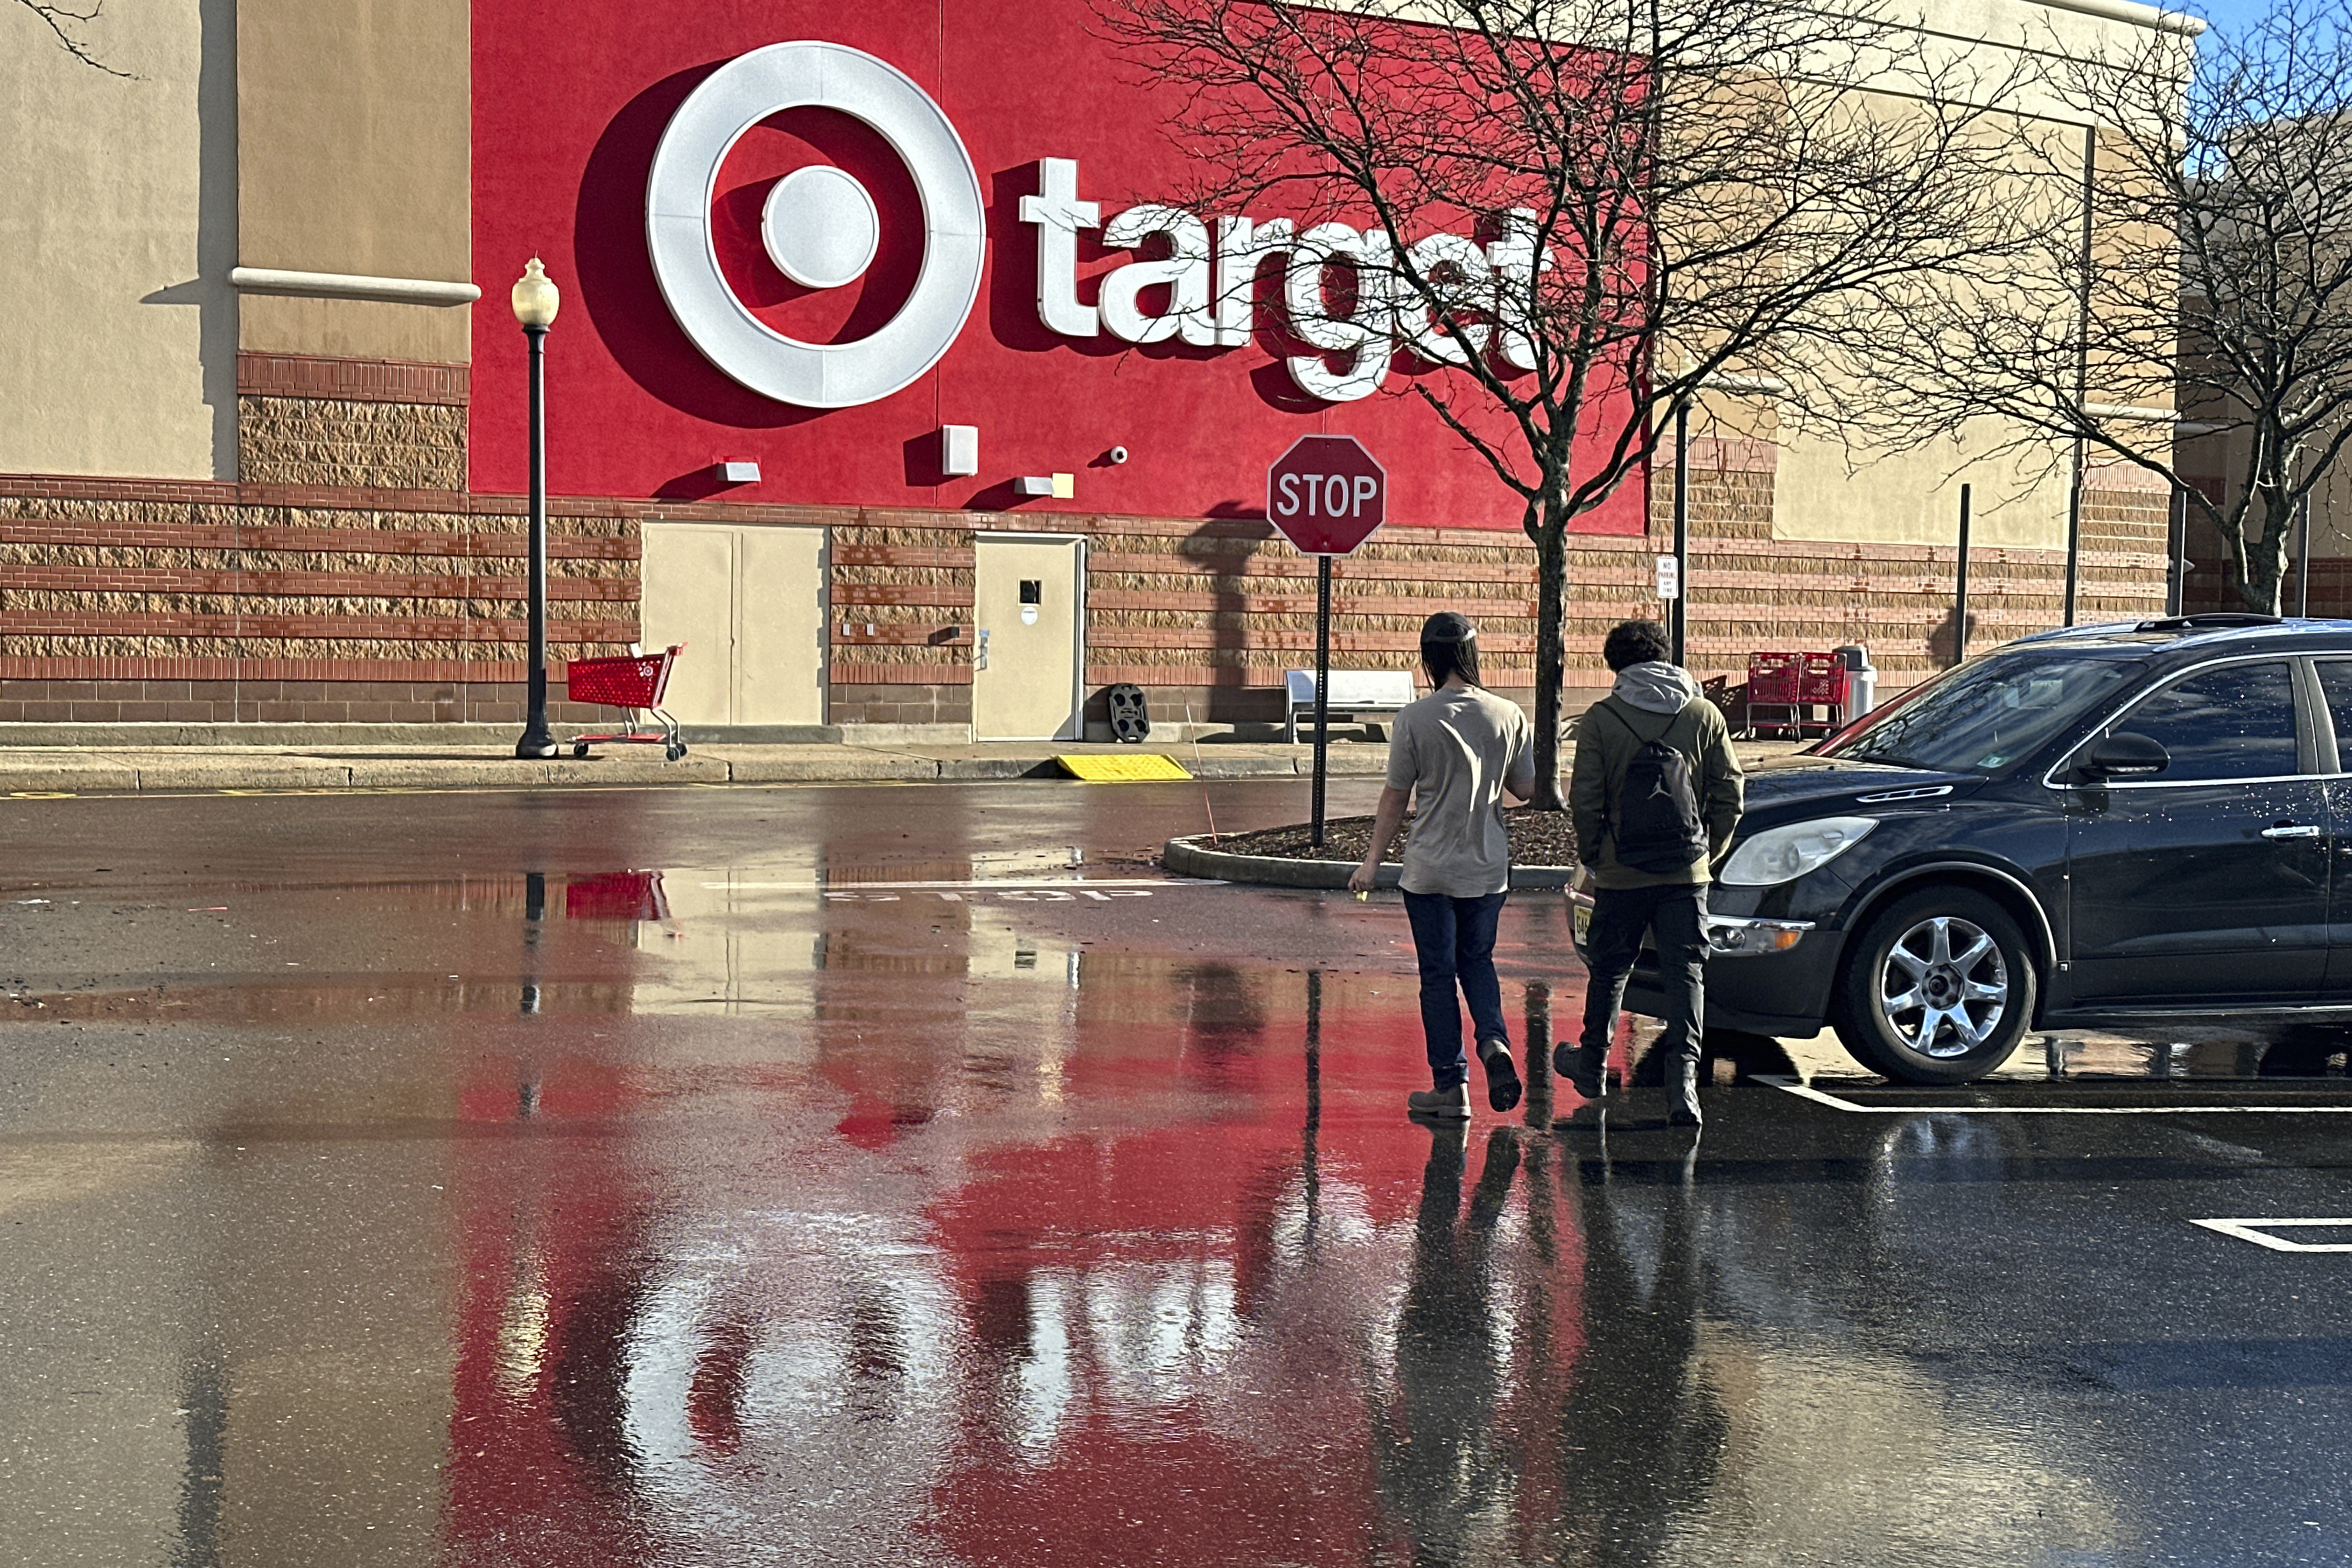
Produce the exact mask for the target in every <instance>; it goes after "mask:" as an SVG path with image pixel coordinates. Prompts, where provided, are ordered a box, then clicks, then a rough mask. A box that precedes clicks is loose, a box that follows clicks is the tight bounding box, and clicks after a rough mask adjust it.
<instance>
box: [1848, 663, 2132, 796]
mask: <svg viewBox="0 0 2352 1568" xmlns="http://www.w3.org/2000/svg"><path fill="white" fill-rule="evenodd" d="M2138 668H2139V665H2138V663H2137V661H2135V660H2130V659H2120V658H2083V657H2080V656H2068V655H2065V654H2059V653H2053V652H2052V651H2051V650H2049V649H2047V648H2019V649H2016V650H2015V651H2004V652H1999V653H1990V654H1986V655H1984V656H1983V657H1982V658H1973V659H1970V660H1969V662H1968V663H1966V664H1964V665H1961V666H1960V667H1959V668H1957V669H1953V670H1949V671H1948V672H1947V673H1945V674H1944V675H1941V676H1939V677H1937V679H1934V680H1931V681H1929V682H1927V684H1926V685H1924V686H1921V687H1919V688H1918V689H1916V690H1914V691H1912V692H1910V693H1908V694H1906V696H1904V697H1903V698H1901V699H1900V700H1896V701H1895V702H1892V703H1890V704H1888V705H1887V706H1886V707H1885V708H1882V709H1880V710H1878V711H1876V712H1874V713H1872V714H1869V715H1867V716H1866V717H1864V718H1863V719H1861V720H1859V721H1856V722H1855V723H1853V724H1852V725H1849V726H1848V727H1847V728H1845V729H1844V730H1843V731H1839V732H1838V733H1837V734H1835V735H1832V736H1831V737H1830V738H1829V739H1828V740H1826V741H1824V742H1822V744H1821V745H1820V746H1819V747H1818V748H1817V752H1818V754H1820V755H1822V756H1825V757H1838V758H1841V759H1843V760H1844V761H1847V762H1856V763H1894V764H1896V765H1898V766H1904V767H1914V768H1939V769H1950V770H1953V771H1956V772H1960V773H1998V772H2000V770H2001V769H2003V768H2006V767H2009V766H2011V764H2013V763H2017V762H2020V761H2021V760H2022V759H2024V758H2025V757H2027V756H2030V755H2032V753H2033V752H2037V751H2039V750H2041V749H2042V746H2044V745H2045V744H2047V743H2048V742H2051V741H2052V740H2053V739H2055V738H2057V736H2058V735H2059V734H2060V733H2061V731H2066V730H2068V729H2070V728H2071V727H2072V726H2074V724H2075V723H2076V722H2077V721H2080V720H2082V719H2084V718H2085V717H2087V716H2088V714H2089V711H2090V710H2091V709H2092V708H2093V707H2094V706H2095V705H2096V704H2097V703H2098V702H2099V701H2100V700H2101V699H2102V698H2104V697H2105V695H2106V694H2107V693H2108V692H2111V691H2113V690H2114V689H2116V687H2118V686H2120V685H2122V684H2123V682H2124V680H2125V679H2126V678H2127V677H2129V676H2130V675H2131V674H2132V673H2133V672H2134V671H2135V670H2137V669H2138Z"/></svg>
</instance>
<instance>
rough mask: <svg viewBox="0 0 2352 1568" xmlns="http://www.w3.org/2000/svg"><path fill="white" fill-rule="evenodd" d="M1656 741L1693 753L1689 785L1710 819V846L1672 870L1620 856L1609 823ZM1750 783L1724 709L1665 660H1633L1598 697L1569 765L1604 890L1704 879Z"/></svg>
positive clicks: (1585, 845)
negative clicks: (1631, 772)
mask: <svg viewBox="0 0 2352 1568" xmlns="http://www.w3.org/2000/svg"><path fill="white" fill-rule="evenodd" d="M1652 741H1664V742H1666V744H1668V745H1670V746H1672V747H1674V748H1675V750H1677V751H1679V752H1682V753H1683V755H1684V756H1685V758H1687V759H1689V762H1690V773H1691V788H1692V791H1693V793H1695V794H1696V795H1697V796H1698V810H1699V816H1701V817H1702V818H1703V819H1704V820H1705V821H1706V832H1707V839H1708V844H1709V851H1708V853H1707V854H1706V855H1705V856H1701V857H1699V858H1696V859H1694V860H1693V861H1692V862H1691V863H1690V865H1689V866H1687V867H1683V868H1677V869H1675V870H1671V871H1641V870H1636V869H1635V868H1633V867H1631V866H1627V865H1624V864H1622V863H1621V862H1620V861H1619V860H1618V859H1617V855H1616V850H1615V847H1613V846H1612V844H1611V843H1610V834H1609V822H1610V816H1611V814H1612V812H1613V811H1614V810H1615V807H1616V801H1617V795H1618V790H1619V787H1620V785H1621V784H1622V782H1623V780H1624V777H1625V769H1626V767H1627V766H1628V765H1629V764H1630V763H1632V762H1633V754H1634V753H1635V752H1638V751H1640V750H1641V749H1642V748H1643V746H1644V745H1645V744H1647V743H1648V742H1652ZM1745 790H1746V779H1745V777H1744V776H1743V775H1742V773H1740V769H1739V759H1738V756H1736V755H1735V754H1734V753H1733V752H1732V750H1731V731H1730V727H1729V726H1728V725H1727V724H1725V723H1724V721H1723V713H1722V711H1721V710H1719V709H1717V707H1716V705H1715V704H1714V703H1712V702H1710V701H1708V700H1706V696H1705V695H1704V694H1703V693H1701V691H1700V690H1699V688H1698V682H1696V680H1693V679H1691V678H1690V675H1689V672H1687V671H1686V670H1685V669H1683V668H1681V667H1680V666H1678V665H1673V664H1668V663H1666V662H1665V661H1664V659H1653V660H1651V661H1650V662H1648V663H1646V664H1636V665H1629V666H1628V667H1626V668H1624V669H1622V670H1620V671H1619V672H1618V675H1617V684H1616V687H1615V689H1613V690H1612V692H1611V693H1610V694H1609V696H1607V697H1605V698H1603V699H1602V700H1601V701H1599V702H1597V703H1595V704H1594V705H1593V707H1592V709H1591V711H1589V712H1587V713H1586V714H1585V715H1584V717H1583V718H1582V719H1581V720H1580V721H1578V723H1577V726H1576V761H1575V762H1574V763H1573V764H1572V765H1571V766H1570V770H1569V782H1568V799H1569V812H1570V816H1571V817H1572V818H1573V820H1574V823H1575V827H1576V843H1577V851H1578V854H1579V856H1580V858H1582V860H1583V862H1584V864H1585V865H1586V866H1588V867H1590V868H1591V871H1592V876H1593V880H1594V881H1595V882H1597V883H1598V884H1599V885H1600V886H1601V887H1602V888H1604V889H1612V888H1654V887H1665V886H1675V885H1682V884H1686V883H1704V882H1706V881H1707V880H1709V877H1708V875H1707V868H1708V866H1709V865H1710V864H1711V863H1712V861H1713V860H1714V858H1716V857H1717V856H1719V855H1721V854H1722V853H1723V851H1724V849H1725V848H1726V847H1727V846H1728V845H1729V844H1730V843H1731V835H1732V833H1733V832H1734V831H1735V830H1736V829H1737V828H1738V826H1739V812H1740V805H1741V801H1742V798H1743V795H1744V794H1745Z"/></svg>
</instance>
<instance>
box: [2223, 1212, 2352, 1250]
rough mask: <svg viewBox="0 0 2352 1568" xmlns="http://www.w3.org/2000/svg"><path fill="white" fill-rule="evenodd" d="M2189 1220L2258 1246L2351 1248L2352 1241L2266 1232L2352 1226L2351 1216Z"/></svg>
mask: <svg viewBox="0 0 2352 1568" xmlns="http://www.w3.org/2000/svg"><path fill="white" fill-rule="evenodd" d="M2189 1224H2190V1225H2201V1226H2204V1227H2205V1228H2206V1229H2207V1230H2218V1231H2220V1232H2221V1234H2222V1235H2223V1236H2234V1237H2237V1238H2238V1239H2239V1240H2240V1241H2251V1242H2252V1243H2253V1244H2254V1245H2255V1246H2256V1247H2269V1248H2270V1249H2271V1250H2272V1251H2273V1252H2352V1241H2289V1240H2288V1239H2287V1238H2286V1237H2283V1236H2271V1235H2269V1234H2267V1233H2268V1232H2270V1231H2273V1230H2305V1229H2310V1228H2313V1227H2317V1226H2328V1227H2334V1228H2336V1229H2347V1228H2352V1219H2192V1220H2190V1221H2189Z"/></svg>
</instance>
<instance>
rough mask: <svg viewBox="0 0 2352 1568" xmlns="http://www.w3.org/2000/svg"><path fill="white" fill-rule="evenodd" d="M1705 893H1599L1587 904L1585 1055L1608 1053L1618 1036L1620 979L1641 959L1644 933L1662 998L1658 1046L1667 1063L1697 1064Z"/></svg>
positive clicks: (1687, 889)
mask: <svg viewBox="0 0 2352 1568" xmlns="http://www.w3.org/2000/svg"><path fill="white" fill-rule="evenodd" d="M1705 916H1706V887H1705V885H1704V884H1698V885H1692V884H1685V885H1682V886H1677V887H1666V888H1602V889H1600V890H1599V891H1597V892H1595V893H1594V894H1593V896H1592V929H1591V931H1589V932H1588V933H1586V936H1585V939H1584V946H1585V967H1586V968H1587V969H1589V970H1590V971H1591V979H1590V980H1589V981H1588V982H1587V983H1586V985H1585V991H1584V1038H1583V1046H1584V1048H1585V1049H1586V1050H1588V1051H1594V1052H1601V1051H1606V1050H1607V1049H1608V1048H1609V1040H1610V1037H1611V1036H1612V1035H1614V1034H1616V1032H1617V1010H1618V1008H1619V1007H1620V1006H1622V1005H1623V1003H1624V1000H1625V977H1626V975H1628V974H1629V973H1632V972H1633V960H1634V959H1635V958H1636V957H1638V956H1639V955H1640V953H1641V951H1642V937H1643V933H1644V932H1654V933H1656V938H1657V943H1658V985H1659V989H1661V990H1663V991H1664V993H1665V994H1666V1032H1665V1034H1664V1036H1663V1037H1660V1039H1659V1041H1658V1049H1659V1050H1660V1052H1661V1053H1663V1055H1664V1059H1665V1060H1667V1061H1669V1062H1671V1061H1673V1060H1675V1058H1677V1057H1679V1058H1684V1059H1685V1060H1688V1061H1696V1060H1698V1047H1699V1042H1700V1040H1701V1039H1702V1038H1704V1037H1705V1036H1706V931H1705V930H1704V929H1702V928H1703V925H1704V917H1705Z"/></svg>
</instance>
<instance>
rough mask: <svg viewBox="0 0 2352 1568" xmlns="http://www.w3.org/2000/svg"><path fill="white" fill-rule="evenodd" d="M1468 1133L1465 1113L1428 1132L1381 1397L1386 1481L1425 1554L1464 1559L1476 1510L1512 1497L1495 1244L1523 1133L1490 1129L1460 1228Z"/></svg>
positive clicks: (1439, 1559) (1380, 1459)
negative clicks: (1503, 1421)
mask: <svg viewBox="0 0 2352 1568" xmlns="http://www.w3.org/2000/svg"><path fill="white" fill-rule="evenodd" d="M1468 1143H1469V1130H1468V1129H1467V1128H1466V1127H1464V1126H1463V1125H1462V1124H1461V1123H1459V1122H1455V1123H1453V1124H1451V1125H1447V1124H1438V1125H1434V1126H1433V1127H1432V1128H1431V1130H1430V1149H1429V1164H1428V1166H1427V1167H1426V1168H1425V1169H1424V1170H1423V1173H1422V1179H1421V1210H1420V1214H1419V1216H1418V1220H1417V1223H1416V1226H1415V1229H1414V1236H1413V1248H1412V1282H1411V1284H1409V1285H1408V1286H1407V1287H1406V1289H1405V1296H1404V1310H1403V1312H1402V1316H1401V1318H1400V1319H1399V1321H1398V1323H1397V1349H1396V1392H1395V1394H1393V1395H1392V1396H1391V1397H1390V1398H1389V1399H1387V1400H1385V1401H1375V1403H1374V1404H1373V1406H1372V1451H1373V1457H1374V1459H1375V1462H1376V1463H1377V1465H1378V1467H1379V1475H1380V1480H1381V1493H1382V1495H1383V1496H1384V1497H1385V1498H1386V1500H1387V1501H1388V1504H1389V1506H1390V1507H1391V1509H1392V1510H1395V1512H1396V1514H1398V1515H1401V1516H1402V1521H1401V1522H1402V1524H1403V1525H1404V1527H1405V1528H1406V1530H1407V1531H1409V1532H1410V1534H1411V1537H1412V1560H1413V1561H1414V1562H1416V1563H1454V1562H1458V1561H1460V1560H1461V1558H1462V1556H1463V1549H1464V1547H1465V1545H1466V1544H1467V1543H1468V1537H1469V1535H1470V1532H1471V1530H1472V1527H1473V1524H1474V1521H1475V1519H1476V1518H1477V1516H1478V1515H1480V1514H1482V1513H1485V1512H1486V1511H1488V1510H1492V1509H1494V1508H1495V1507H1496V1505H1497V1504H1502V1503H1507V1500H1508V1491H1509V1488H1508V1485H1507V1479H1506V1476H1505V1469H1506V1465H1505V1462H1504V1460H1503V1459H1502V1458H1501V1457H1500V1456H1499V1455H1498V1454H1497V1452H1496V1444H1495V1433H1494V1417H1495V1399H1496V1386H1497V1383H1498V1373H1497V1370H1496V1355H1495V1338H1494V1322H1493V1318H1492V1300H1491V1298H1492V1291H1491V1289H1490V1283H1491V1282H1490V1280H1489V1278H1488V1265H1487V1258H1486V1249H1487V1244H1488V1242H1489V1241H1491V1240H1492V1238H1493V1236H1494V1231H1495V1222H1496V1219H1497V1218H1499V1217H1500V1216H1501V1215H1502V1212H1503V1201H1504V1199H1505V1198H1507V1196H1509V1194H1510V1189H1511V1178H1512V1176H1513V1175H1514V1174H1516V1173H1517V1170H1518V1166H1519V1145H1518V1138H1517V1129H1515V1128H1510V1127H1498V1128H1496V1130H1495V1131H1494V1132H1493V1133H1492V1134H1491V1135H1490V1136H1489V1137H1488V1139H1487V1141H1486V1167H1485V1169H1484V1170H1483V1171H1482V1172H1481V1173H1480V1174H1479V1177H1478V1186H1477V1190H1476V1191H1475V1193H1474V1194H1472V1195H1471V1199H1470V1217H1469V1221H1468V1223H1467V1225H1466V1226H1462V1227H1461V1228H1460V1229H1459V1230H1457V1228H1456V1218H1457V1216H1458V1215H1460V1213H1461V1210H1462V1177H1463V1172H1464V1168H1465V1164H1466V1163H1467V1153H1468Z"/></svg>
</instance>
